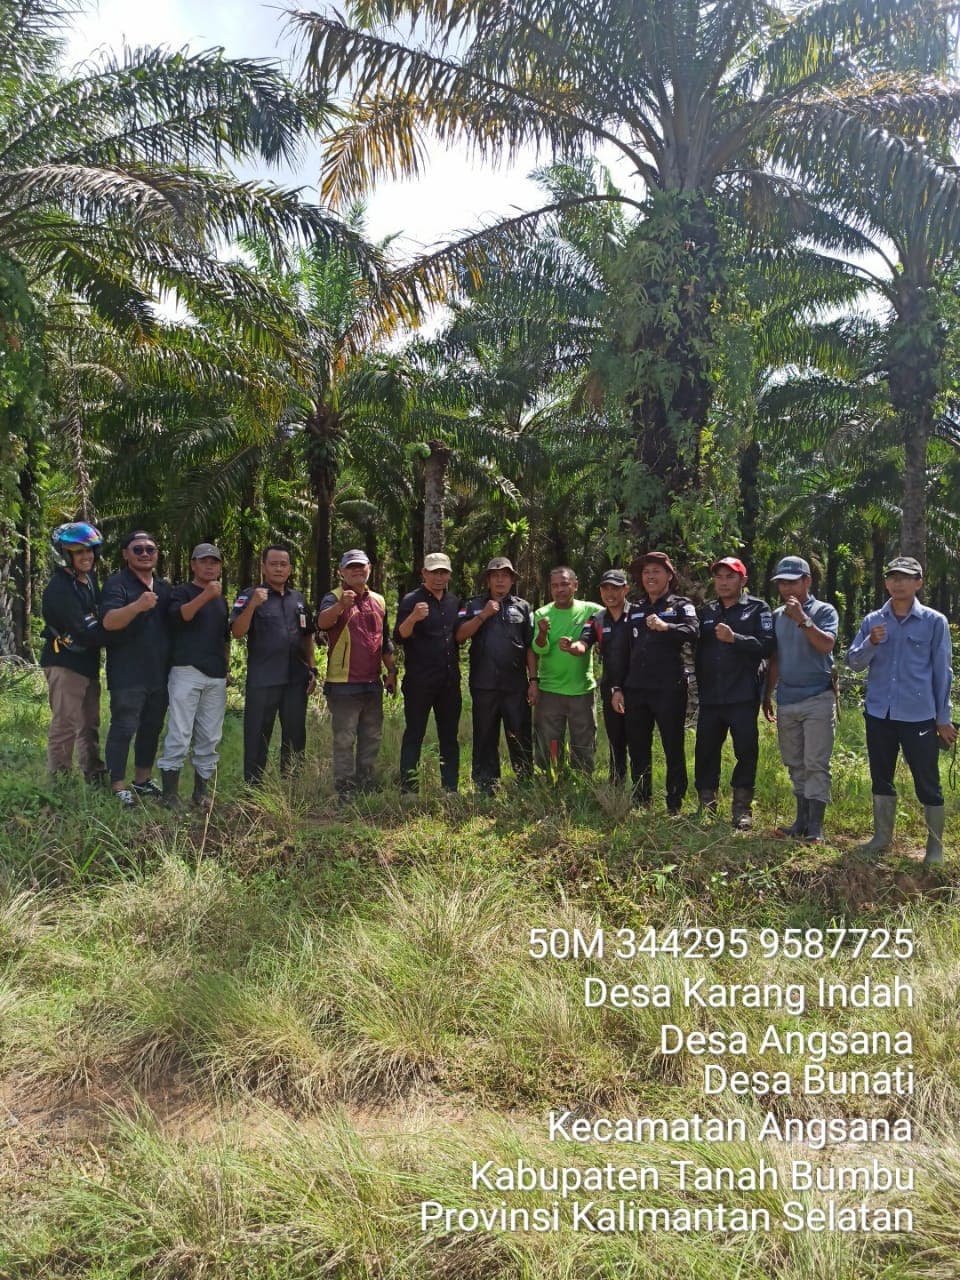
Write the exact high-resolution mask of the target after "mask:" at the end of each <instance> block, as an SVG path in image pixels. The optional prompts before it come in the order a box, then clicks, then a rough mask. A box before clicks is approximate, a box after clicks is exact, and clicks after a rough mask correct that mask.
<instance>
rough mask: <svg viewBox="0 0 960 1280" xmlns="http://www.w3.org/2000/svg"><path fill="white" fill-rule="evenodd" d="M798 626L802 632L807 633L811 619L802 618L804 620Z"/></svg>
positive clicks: (811, 624) (810, 625) (811, 623)
mask: <svg viewBox="0 0 960 1280" xmlns="http://www.w3.org/2000/svg"><path fill="white" fill-rule="evenodd" d="M800 625H801V627H803V629H804V631H808V630H809V629H810V628H811V627H812V626H813V619H812V618H804V620H803V621H802V622H801V623H800Z"/></svg>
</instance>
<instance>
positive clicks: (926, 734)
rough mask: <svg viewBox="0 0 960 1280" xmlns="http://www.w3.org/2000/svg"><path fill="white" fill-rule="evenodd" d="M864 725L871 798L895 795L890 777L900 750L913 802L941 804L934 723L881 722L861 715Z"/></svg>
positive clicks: (938, 751) (872, 717) (933, 721)
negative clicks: (913, 798)
mask: <svg viewBox="0 0 960 1280" xmlns="http://www.w3.org/2000/svg"><path fill="white" fill-rule="evenodd" d="M864 719H865V720H866V724H867V756H868V757H869V759H870V788H871V790H872V791H873V794H874V795H875V796H895V795H896V794H897V789H896V787H895V786H894V785H893V774H894V770H895V769H896V767H897V755H898V754H899V753H900V752H901V751H902V752H903V758H904V760H906V762H907V765H908V767H909V769H910V772H911V773H912V774H913V785H914V789H915V790H916V793H917V799H918V800H919V801H920V803H921V804H932V805H941V804H943V791H942V790H941V789H940V739H939V737H938V736H937V724H936V721H935V720H881V719H880V717H879V716H864Z"/></svg>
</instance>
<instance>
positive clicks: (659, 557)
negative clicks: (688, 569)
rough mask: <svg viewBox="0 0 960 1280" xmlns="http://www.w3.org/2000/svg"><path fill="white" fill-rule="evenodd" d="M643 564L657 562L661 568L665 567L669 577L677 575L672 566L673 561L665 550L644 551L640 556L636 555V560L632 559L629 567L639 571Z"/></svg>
mask: <svg viewBox="0 0 960 1280" xmlns="http://www.w3.org/2000/svg"><path fill="white" fill-rule="evenodd" d="M645 564H658V565H660V566H661V567H662V568H664V569H666V571H667V573H669V574H670V576H671V578H675V577H676V576H677V571H676V569H675V568H674V567H673V561H672V560H671V559H670V557H669V556H668V555H667V553H666V552H665V551H646V552H644V554H643V555H642V556H637V558H636V560H634V562H633V564H632V565H631V566H630V567H631V569H633V570H635V571H636V572H637V573H639V572H640V570H641V569H642V568H643V566H644V565H645Z"/></svg>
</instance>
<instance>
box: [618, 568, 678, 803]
mask: <svg viewBox="0 0 960 1280" xmlns="http://www.w3.org/2000/svg"><path fill="white" fill-rule="evenodd" d="M635 567H636V570H637V571H639V573H640V582H641V586H642V587H643V591H644V599H643V600H641V601H640V602H639V603H638V604H632V605H631V606H630V608H629V610H628V612H627V628H628V631H629V639H628V644H627V646H625V656H624V657H621V656H620V655H619V654H616V655H611V656H612V658H613V661H612V663H608V672H609V676H610V684H611V689H610V693H611V698H610V705H611V706H612V708H613V710H614V711H615V712H617V713H618V714H620V715H625V716H626V730H627V749H628V751H629V753H630V773H631V777H632V779H633V793H634V798H635V800H636V801H637V802H638V803H640V804H643V805H648V804H649V803H650V800H651V797H652V794H653V791H652V784H651V756H652V750H653V727H654V725H656V726H657V728H658V730H659V731H660V741H661V743H662V744H663V754H664V756H665V757H666V761H667V811H668V812H669V813H673V814H677V813H679V812H680V806H681V804H682V803H683V797H684V796H685V795H686V793H687V762H686V758H685V756H684V747H683V728H684V719H685V716H686V710H687V677H686V672H685V671H684V668H683V653H682V649H683V646H684V644H685V643H687V642H688V641H691V642H692V641H695V640H696V638H697V632H698V630H699V627H698V623H697V611H696V609H695V608H694V606H693V604H692V603H691V601H690V600H688V599H687V598H686V596H680V595H677V594H676V593H675V592H674V590H673V588H674V587H675V586H676V582H677V572H676V570H675V569H674V567H673V564H672V563H671V561H670V557H669V556H668V555H666V554H665V553H664V552H663V551H648V552H647V553H646V555H643V556H640V557H639V559H638V560H637V561H636V562H635Z"/></svg>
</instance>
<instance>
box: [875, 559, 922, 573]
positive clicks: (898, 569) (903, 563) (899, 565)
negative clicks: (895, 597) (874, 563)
mask: <svg viewBox="0 0 960 1280" xmlns="http://www.w3.org/2000/svg"><path fill="white" fill-rule="evenodd" d="M891 573H908V574H909V575H910V577H911V578H922V577H923V565H922V564H921V563H920V561H919V560H914V558H913V556H894V558H893V559H892V560H891V561H890V563H889V564H888V565H887V567H886V568H885V569H884V571H883V575H884V577H885V578H889V577H890V575H891Z"/></svg>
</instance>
